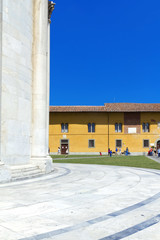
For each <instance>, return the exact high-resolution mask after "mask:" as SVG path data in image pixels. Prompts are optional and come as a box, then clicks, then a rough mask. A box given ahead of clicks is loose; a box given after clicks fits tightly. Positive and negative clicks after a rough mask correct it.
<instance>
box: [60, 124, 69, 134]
mask: <svg viewBox="0 0 160 240" xmlns="http://www.w3.org/2000/svg"><path fill="white" fill-rule="evenodd" d="M61 132H62V133H67V132H68V123H62V124H61Z"/></svg>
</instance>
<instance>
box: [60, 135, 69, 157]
mask: <svg viewBox="0 0 160 240" xmlns="http://www.w3.org/2000/svg"><path fill="white" fill-rule="evenodd" d="M68 152H69V149H68V140H66V139H65V140H61V154H68Z"/></svg>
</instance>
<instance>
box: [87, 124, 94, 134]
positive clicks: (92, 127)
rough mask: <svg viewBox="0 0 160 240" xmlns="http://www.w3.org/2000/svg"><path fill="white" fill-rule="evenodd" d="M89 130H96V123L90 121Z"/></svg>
mask: <svg viewBox="0 0 160 240" xmlns="http://www.w3.org/2000/svg"><path fill="white" fill-rule="evenodd" d="M88 132H95V123H88Z"/></svg>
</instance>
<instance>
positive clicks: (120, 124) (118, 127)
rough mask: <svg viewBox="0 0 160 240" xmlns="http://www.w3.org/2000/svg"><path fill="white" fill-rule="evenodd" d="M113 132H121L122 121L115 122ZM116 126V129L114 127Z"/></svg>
mask: <svg viewBox="0 0 160 240" xmlns="http://www.w3.org/2000/svg"><path fill="white" fill-rule="evenodd" d="M114 126H115V132H116V133H120V132H122V123H117V122H116V123H115V125H114ZM120 126H121V129H120ZM116 128H117V129H116Z"/></svg>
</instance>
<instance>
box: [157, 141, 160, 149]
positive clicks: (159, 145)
mask: <svg viewBox="0 0 160 240" xmlns="http://www.w3.org/2000/svg"><path fill="white" fill-rule="evenodd" d="M158 148H160V141H158V142H157V150H158Z"/></svg>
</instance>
